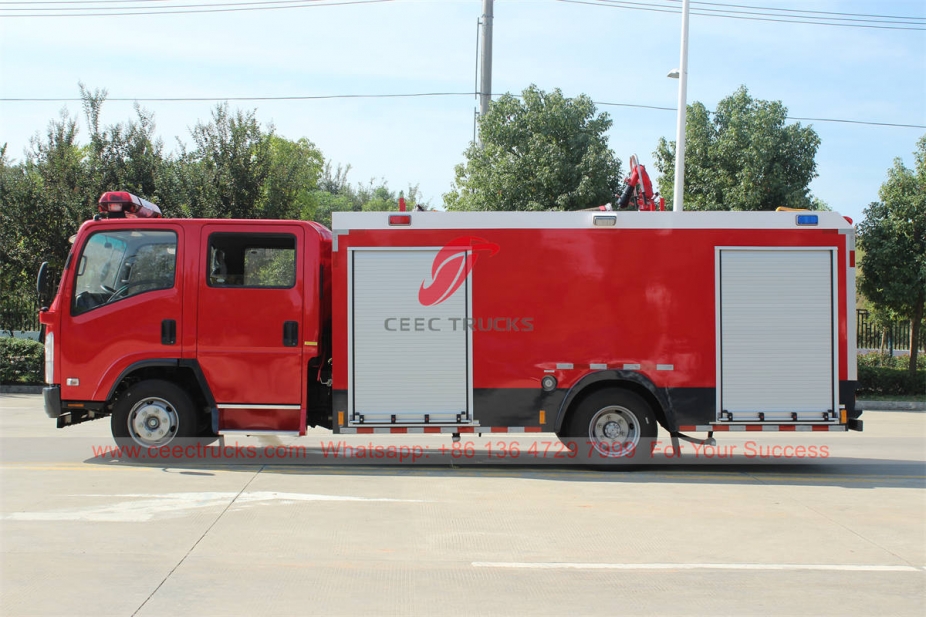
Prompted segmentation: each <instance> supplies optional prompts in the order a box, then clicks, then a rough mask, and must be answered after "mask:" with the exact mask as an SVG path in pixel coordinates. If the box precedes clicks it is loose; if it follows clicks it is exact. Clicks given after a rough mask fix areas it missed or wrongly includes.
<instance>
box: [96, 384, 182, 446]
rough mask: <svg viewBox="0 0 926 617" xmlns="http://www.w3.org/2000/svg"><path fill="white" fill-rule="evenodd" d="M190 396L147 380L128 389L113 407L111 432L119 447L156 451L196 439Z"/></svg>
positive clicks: (170, 385) (171, 386) (171, 385)
mask: <svg viewBox="0 0 926 617" xmlns="http://www.w3.org/2000/svg"><path fill="white" fill-rule="evenodd" d="M194 409H195V407H194V406H193V401H191V400H190V396H189V395H188V394H187V393H186V392H185V391H184V390H183V389H182V388H180V387H179V386H177V385H175V384H173V383H171V382H169V381H163V380H160V379H150V380H148V381H142V382H139V383H137V384H135V385H133V386H130V387H129V389H128V390H126V391H125V392H123V393H122V394H121V395H120V396H119V398H118V399H117V400H116V402H115V404H114V405H113V414H112V433H113V438H115V440H116V442H117V443H119V444H131V442H134V443H136V444H138V445H140V446H144V447H147V448H151V447H153V448H159V447H161V446H165V445H167V444H169V443H170V442H172V441H174V440H175V439H182V438H188V437H189V438H192V437H196V435H197V432H198V423H197V421H196V415H195V411H194Z"/></svg>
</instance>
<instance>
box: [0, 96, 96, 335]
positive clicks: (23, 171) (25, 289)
mask: <svg viewBox="0 0 926 617" xmlns="http://www.w3.org/2000/svg"><path fill="white" fill-rule="evenodd" d="M77 132H78V129H77V121H76V120H75V119H73V118H71V117H70V116H68V115H67V113H65V112H62V114H61V116H60V118H59V119H58V120H53V121H52V122H50V123H49V125H48V129H47V130H46V132H45V135H44V137H40V136H38V135H36V136H35V137H34V138H33V139H32V142H31V147H30V150H29V151H28V152H27V153H26V158H25V160H24V161H23V162H22V163H20V164H15V165H14V164H12V163H11V162H10V161H9V159H8V158H7V157H6V148H5V147H4V148H3V150H2V153H0V291H2V293H0V300H2V302H0V303H2V305H3V315H2V320H3V322H4V323H3V324H2V327H9V325H10V323H11V322H17V321H20V320H22V318H23V315H20V314H18V313H19V312H20V308H17V307H21V308H22V310H26V309H29V310H31V306H30V305H31V299H32V298H33V297H34V285H35V275H36V272H37V271H38V267H39V264H41V263H42V262H43V261H48V262H50V263H51V265H52V267H53V268H54V269H56V270H57V271H59V272H60V271H61V268H62V267H63V266H64V261H65V259H66V258H67V254H68V251H69V249H70V245H69V244H68V238H69V237H70V236H71V235H73V234H74V233H76V232H77V229H78V228H79V227H80V224H81V223H82V222H84V221H85V220H87V219H88V218H90V216H92V214H93V210H92V209H91V207H90V205H89V204H88V203H87V197H86V195H87V175H86V173H85V170H86V167H85V164H84V163H85V153H84V151H83V149H81V148H80V146H79V145H78V144H77ZM13 313H17V314H15V315H14V314H13ZM30 321H31V320H30Z"/></svg>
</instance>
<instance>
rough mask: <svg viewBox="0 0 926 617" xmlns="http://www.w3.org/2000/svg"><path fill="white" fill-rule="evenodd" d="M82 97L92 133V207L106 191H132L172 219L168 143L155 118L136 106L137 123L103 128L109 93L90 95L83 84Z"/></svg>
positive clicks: (88, 171)
mask: <svg viewBox="0 0 926 617" xmlns="http://www.w3.org/2000/svg"><path fill="white" fill-rule="evenodd" d="M80 94H81V98H82V99H83V107H84V114H85V116H86V120H87V126H88V127H89V132H90V143H89V145H88V146H87V151H88V152H87V153H88V156H87V167H88V169H87V174H88V182H89V185H90V186H89V188H90V190H89V194H88V195H87V197H88V200H89V201H90V202H91V205H95V204H96V201H97V200H98V199H99V196H100V195H102V194H103V193H105V192H106V191H128V192H130V193H132V194H135V195H138V196H140V197H143V198H145V199H148V200H150V201H153V202H154V203H156V204H158V205H159V206H161V207H162V210H163V211H164V213H165V215H168V216H169V215H170V214H171V210H172V208H171V207H169V206H170V205H173V204H172V203H171V202H170V199H169V195H168V193H169V190H170V189H171V188H172V187H171V186H170V185H167V184H166V183H165V178H164V170H165V160H164V143H163V141H161V140H160V139H159V138H157V137H156V136H155V134H154V129H155V125H154V114H153V113H151V112H150V111H147V110H145V109H142V108H141V107H140V106H139V105H138V104H137V103H136V104H135V115H136V119H135V120H130V121H128V122H126V123H117V124H112V125H110V126H106V127H101V126H100V116H101V113H102V108H103V103H104V102H105V101H106V96H107V92H106V90H96V91H94V92H90V91H89V90H87V89H86V88H85V87H84V85H83V84H80ZM165 189H166V190H165ZM162 197H166V198H167V202H165V199H162ZM165 206H167V207H165Z"/></svg>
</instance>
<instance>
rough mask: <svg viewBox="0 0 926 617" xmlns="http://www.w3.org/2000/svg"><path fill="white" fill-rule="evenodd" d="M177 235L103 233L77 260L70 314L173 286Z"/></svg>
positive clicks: (90, 240) (127, 231) (94, 236)
mask: <svg viewBox="0 0 926 617" xmlns="http://www.w3.org/2000/svg"><path fill="white" fill-rule="evenodd" d="M176 255H177V236H176V234H174V233H173V232H171V231H161V230H158V231H151V230H149V231H139V230H125V231H105V232H99V233H96V234H94V235H93V236H91V237H90V239H89V240H87V243H86V245H85V246H84V250H83V254H82V255H81V257H80V260H79V261H78V266H77V281H76V284H75V286H74V301H73V306H72V309H73V310H72V313H73V314H75V315H76V314H79V313H83V312H86V311H89V310H91V309H94V308H96V307H98V306H102V305H104V304H110V303H112V302H116V301H118V300H122V299H125V298H129V297H132V296H135V295H138V294H140V293H143V292H146V291H153V290H156V289H169V288H171V287H173V285H174V271H175V269H176Z"/></svg>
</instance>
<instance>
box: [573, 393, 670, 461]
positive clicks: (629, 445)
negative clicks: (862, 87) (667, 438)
mask: <svg viewBox="0 0 926 617" xmlns="http://www.w3.org/2000/svg"><path fill="white" fill-rule="evenodd" d="M657 432H658V429H657V425H656V416H655V415H654V414H653V410H652V408H651V407H650V405H649V404H648V403H647V402H646V401H645V400H644V399H643V398H642V397H641V396H639V395H638V394H635V393H633V392H630V391H629V390H622V389H618V388H608V389H606V390H599V391H598V392H593V393H592V394H590V395H589V396H588V397H587V398H586V399H585V400H583V401H582V402H581V403H579V406H578V408H576V410H575V412H574V413H573V414H572V419H571V420H570V422H569V426H568V428H567V433H568V437H571V438H573V439H583V440H585V439H587V440H588V442H587V443H588V446H589V447H588V449H587V452H588V453H589V454H590V457H591V458H606V459H615V458H633V459H635V460H640V462H642V461H643V459H644V458H646V457H647V456H649V448H650V444H651V443H652V442H653V440H654V439H655V438H656V434H657Z"/></svg>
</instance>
